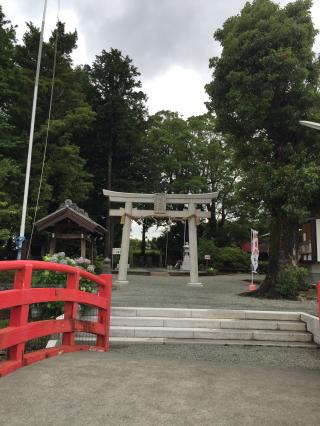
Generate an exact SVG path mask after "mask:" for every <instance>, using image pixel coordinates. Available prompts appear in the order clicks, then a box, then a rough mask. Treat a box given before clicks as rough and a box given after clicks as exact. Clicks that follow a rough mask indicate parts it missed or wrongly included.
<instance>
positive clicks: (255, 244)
mask: <svg viewBox="0 0 320 426" xmlns="http://www.w3.org/2000/svg"><path fill="white" fill-rule="evenodd" d="M258 234H259V232H258V231H256V230H255V229H251V270H252V272H257V269H258V260H259V238H258Z"/></svg>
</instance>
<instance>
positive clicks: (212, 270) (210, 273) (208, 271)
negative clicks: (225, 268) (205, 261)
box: [207, 268, 218, 275]
mask: <svg viewBox="0 0 320 426" xmlns="http://www.w3.org/2000/svg"><path fill="white" fill-rule="evenodd" d="M217 273H218V271H217V270H216V269H215V268H208V269H207V274H208V275H217Z"/></svg>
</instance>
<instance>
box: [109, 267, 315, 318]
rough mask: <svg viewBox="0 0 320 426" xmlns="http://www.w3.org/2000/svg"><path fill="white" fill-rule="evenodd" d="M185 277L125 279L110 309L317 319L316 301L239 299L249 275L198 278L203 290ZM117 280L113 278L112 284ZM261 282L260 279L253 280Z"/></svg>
mask: <svg viewBox="0 0 320 426" xmlns="http://www.w3.org/2000/svg"><path fill="white" fill-rule="evenodd" d="M188 278H189V277H188V276H184V277H163V276H143V275H141V276H140V275H128V279H129V281H130V283H129V284H127V285H123V286H121V287H118V286H114V289H113V294H112V305H113V306H135V307H160V308H166V307H168V308H175V307H176V308H216V309H219V308H220V309H257V310H280V311H298V312H299V311H301V312H305V313H309V314H312V315H317V313H318V308H317V301H316V300H310V301H309V300H306V301H295V300H281V299H280V300H271V299H261V298H256V297H243V296H239V294H240V293H243V292H245V291H246V290H247V287H248V284H249V283H248V281H245V280H250V279H251V274H234V275H216V276H213V277H200V278H201V281H202V283H203V284H204V285H203V287H199V288H198V287H190V286H188V285H187V283H188ZM116 279H117V276H116V275H114V276H113V281H116ZM255 279H258V280H262V279H263V277H262V276H255Z"/></svg>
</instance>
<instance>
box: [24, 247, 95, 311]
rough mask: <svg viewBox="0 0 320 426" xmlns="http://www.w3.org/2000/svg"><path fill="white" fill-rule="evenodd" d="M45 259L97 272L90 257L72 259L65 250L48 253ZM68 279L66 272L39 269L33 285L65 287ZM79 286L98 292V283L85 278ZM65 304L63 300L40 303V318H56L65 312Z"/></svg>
mask: <svg viewBox="0 0 320 426" xmlns="http://www.w3.org/2000/svg"><path fill="white" fill-rule="evenodd" d="M43 260H44V261H45V262H53V263H58V264H60V265H69V266H75V267H77V268H80V269H84V270H85V271H88V272H91V273H94V272H95V267H94V265H92V264H91V261H90V259H85V258H84V257H79V258H76V259H72V258H70V257H68V256H66V255H65V253H64V252H59V253H55V254H53V255H46V256H44V257H43ZM66 281H67V274H66V273H63V272H54V271H46V270H45V271H37V272H36V273H35V274H34V276H33V282H32V285H33V287H65V285H66ZM79 288H80V290H82V291H87V292H90V293H95V292H97V284H95V283H93V282H92V281H89V280H86V279H84V278H80V283H79ZM63 306H64V303H63V302H48V303H42V304H38V305H37V306H36V310H38V312H39V316H40V318H56V317H57V316H59V315H61V314H62V313H63Z"/></svg>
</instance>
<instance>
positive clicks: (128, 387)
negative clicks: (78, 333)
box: [0, 345, 320, 426]
mask: <svg viewBox="0 0 320 426" xmlns="http://www.w3.org/2000/svg"><path fill="white" fill-rule="evenodd" d="M317 353H318V351H316V350H313V351H307V350H304V349H303V350H297V349H294V350H292V349H290V351H287V350H285V349H280V348H276V349H274V348H263V354H262V350H261V353H260V351H259V349H257V348H245V349H243V348H218V347H215V346H212V345H205V346H201V345H179V346H175V345H164V346H159V345H157V346H155V345H134V346H127V347H122V348H120V347H118V348H116V347H113V348H112V350H111V351H110V352H109V353H107V354H106V353H95V352H83V353H74V354H66V355H63V356H61V357H55V358H52V359H48V360H45V361H42V362H39V363H37V364H35V365H32V366H30V367H25V368H22V369H20V370H18V371H16V372H15V373H14V374H11V375H9V376H6V377H4V378H2V379H1V382H0V389H1V404H0V425H1V426H2V425H10V426H18V425H19V426H22V425H23V426H26V425H27V426H28V425H32V426H43V425H47V426H64V425H66V426H73V425H74V426H82V425H83V426H87V425H90V426H100V425H108V426H194V425H201V426H216V425H217V426H222V425H224V426H248V425H249V426H256V425H259V426H274V425H283V426H294V425H296V426H297V425H299V426H306V425H308V426H318V425H319V393H320V369H319V359H318V360H317V359H316V358H315V356H316V355H315V354H317ZM313 354H314V355H313ZM293 367H294V368H293Z"/></svg>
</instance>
